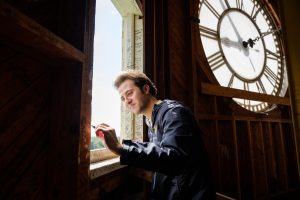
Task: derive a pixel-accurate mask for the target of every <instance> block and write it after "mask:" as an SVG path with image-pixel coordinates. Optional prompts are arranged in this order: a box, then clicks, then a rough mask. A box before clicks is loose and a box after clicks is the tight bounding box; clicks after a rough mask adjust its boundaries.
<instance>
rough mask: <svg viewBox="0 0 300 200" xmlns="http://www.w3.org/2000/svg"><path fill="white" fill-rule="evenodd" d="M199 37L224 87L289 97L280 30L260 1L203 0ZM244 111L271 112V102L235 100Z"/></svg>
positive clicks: (200, 12) (200, 8)
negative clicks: (286, 94) (287, 94)
mask: <svg viewBox="0 0 300 200" xmlns="http://www.w3.org/2000/svg"><path fill="white" fill-rule="evenodd" d="M199 19H200V27H199V28H200V37H201V41H202V45H203V49H204V53H205V55H206V57H207V61H208V64H209V66H210V68H211V70H212V72H213V74H214V75H215V77H216V79H217V80H218V82H219V83H220V85H222V86H225V87H231V88H235V89H242V90H247V91H251V92H257V93H264V94H269V95H277V96H284V95H285V92H286V90H287V77H286V69H285V68H286V67H285V62H284V54H283V48H282V46H281V41H280V38H279V33H280V27H277V26H276V25H275V23H274V22H273V21H272V18H271V17H270V15H269V13H268V12H267V11H265V10H264V8H263V7H262V6H261V4H260V3H259V1H256V0H200V6H199ZM234 101H236V102H237V103H238V104H239V105H241V106H242V107H244V108H246V109H248V110H251V111H255V112H261V111H268V110H270V109H272V108H273V107H274V106H273V105H269V104H268V103H266V102H259V101H252V100H245V99H236V98H234Z"/></svg>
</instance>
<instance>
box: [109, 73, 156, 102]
mask: <svg viewBox="0 0 300 200" xmlns="http://www.w3.org/2000/svg"><path fill="white" fill-rule="evenodd" d="M126 80H132V81H133V82H134V84H135V85H136V86H137V87H138V88H140V90H141V91H143V87H144V85H148V86H149V88H150V94H151V95H152V96H154V97H155V96H156V94H157V89H156V86H155V85H154V83H153V82H152V81H151V80H150V79H149V78H148V77H147V76H146V75H145V74H144V73H143V72H140V71H137V70H127V71H123V72H121V74H120V75H119V76H118V77H117V78H116V80H115V82H114V86H115V88H117V89H118V88H119V87H120V85H121V84H122V83H123V82H124V81H126Z"/></svg>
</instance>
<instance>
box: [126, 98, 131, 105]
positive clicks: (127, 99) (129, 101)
mask: <svg viewBox="0 0 300 200" xmlns="http://www.w3.org/2000/svg"><path fill="white" fill-rule="evenodd" d="M131 101H132V100H131V99H130V98H128V97H126V98H125V104H126V105H129V104H130V103H131Z"/></svg>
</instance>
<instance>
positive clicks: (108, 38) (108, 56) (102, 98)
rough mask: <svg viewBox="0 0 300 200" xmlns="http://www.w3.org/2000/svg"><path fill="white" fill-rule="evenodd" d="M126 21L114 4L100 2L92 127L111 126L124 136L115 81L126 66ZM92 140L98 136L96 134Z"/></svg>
mask: <svg viewBox="0 0 300 200" xmlns="http://www.w3.org/2000/svg"><path fill="white" fill-rule="evenodd" d="M121 62H122V17H121V15H120V14H119V12H118V11H117V10H116V8H115V7H114V5H113V4H112V3H111V0H97V1H96V20H95V36H94V62H93V88H92V125H97V124H99V123H107V124H109V125H110V126H112V127H114V128H115V130H116V133H117V135H120V121H121V117H120V108H121V103H120V97H119V94H118V92H117V90H116V89H115V88H114V87H113V81H114V79H115V77H116V75H117V74H118V73H119V72H120V70H121V66H122V63H121ZM92 136H95V133H94V132H92Z"/></svg>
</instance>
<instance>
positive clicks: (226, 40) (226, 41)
mask: <svg viewBox="0 0 300 200" xmlns="http://www.w3.org/2000/svg"><path fill="white" fill-rule="evenodd" d="M221 42H222V44H224V45H225V46H227V47H234V48H236V49H238V50H240V51H241V50H242V47H241V45H240V42H236V41H233V40H230V39H229V38H228V37H223V38H221Z"/></svg>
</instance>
